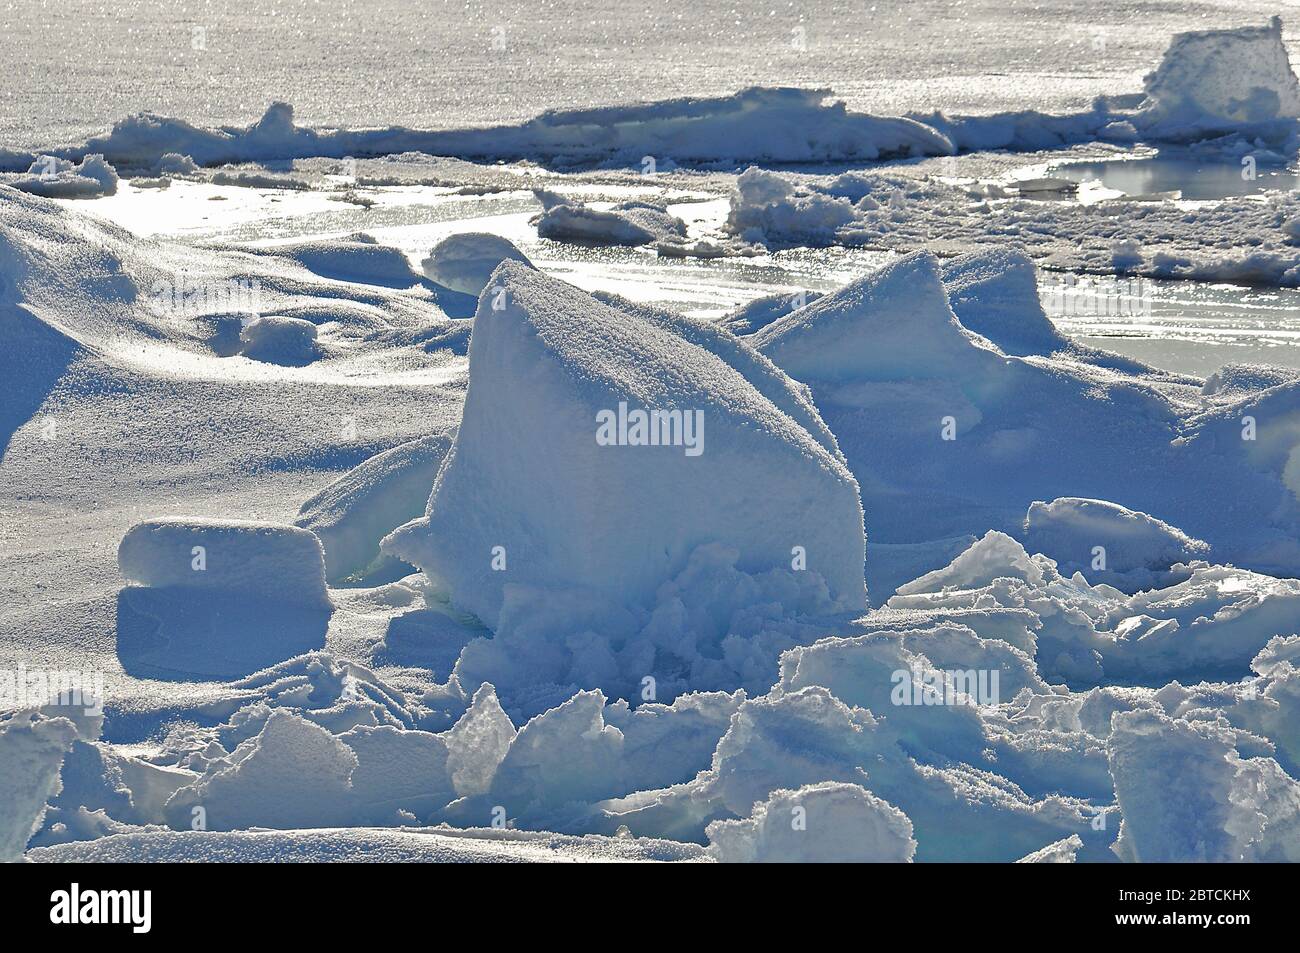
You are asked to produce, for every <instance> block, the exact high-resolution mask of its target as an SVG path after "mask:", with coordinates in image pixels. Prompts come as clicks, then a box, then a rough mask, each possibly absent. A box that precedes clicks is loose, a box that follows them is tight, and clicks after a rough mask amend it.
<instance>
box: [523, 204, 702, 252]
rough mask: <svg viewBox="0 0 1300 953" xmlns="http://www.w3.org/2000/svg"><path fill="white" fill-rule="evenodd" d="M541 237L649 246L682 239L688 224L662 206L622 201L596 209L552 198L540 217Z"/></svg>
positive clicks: (589, 242) (600, 243) (598, 243)
mask: <svg viewBox="0 0 1300 953" xmlns="http://www.w3.org/2000/svg"><path fill="white" fill-rule="evenodd" d="M537 235H538V237H539V238H550V239H552V240H555V241H562V242H577V243H579V244H588V245H647V244H649V243H651V242H665V241H666V242H680V241H684V240H685V238H686V223H685V222H683V221H682V220H681V219H680V218H678V217H677V216H675V215H672V214H670V213H669V212H668V211H667V210H666V209H665V208H664V207H663V206H661V205H651V204H650V203H648V202H621V203H619V204H618V205H615V206H614V207H613V208H610V209H597V208H592V207H590V206H588V205H582V204H579V203H576V202H569V201H565V200H562V201H558V202H556V201H552V202H549V203H548V207H547V208H546V209H545V211H543V212H542V215H541V218H539V219H538V220H537Z"/></svg>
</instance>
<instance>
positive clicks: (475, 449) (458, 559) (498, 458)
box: [384, 262, 865, 687]
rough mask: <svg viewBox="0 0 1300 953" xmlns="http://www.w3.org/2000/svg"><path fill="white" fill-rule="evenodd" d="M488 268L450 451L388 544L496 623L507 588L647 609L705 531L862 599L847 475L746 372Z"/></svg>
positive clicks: (585, 301)
mask: <svg viewBox="0 0 1300 953" xmlns="http://www.w3.org/2000/svg"><path fill="white" fill-rule="evenodd" d="M493 282H494V284H496V285H498V286H500V287H501V289H502V294H501V295H499V296H497V295H494V296H493V299H492V300H489V299H488V298H486V297H484V298H483V299H482V300H480V302H479V309H478V314H477V317H476V318H475V328H474V336H473V340H472V343H471V346H470V384H469V391H468V394H467V395H466V402H465V413H464V418H463V421H462V423H461V426H460V429H459V431H458V433H457V436H456V443H455V446H454V448H453V450H452V454H451V456H450V458H449V459H448V462H447V464H446V466H445V467H444V468H443V470H442V472H441V473H440V475H439V477H438V481H437V483H436V485H435V486H434V488H433V493H432V496H431V498H430V500H429V508H428V513H427V515H426V517H425V518H424V519H422V520H418V521H415V522H413V523H410V524H407V525H406V526H404V527H402V528H400V529H398V530H397V531H395V532H394V533H393V534H392V535H390V536H389V537H388V538H387V539H386V540H385V541H384V548H385V549H386V550H387V551H389V552H391V553H392V554H393V555H396V556H397V557H398V558H401V559H405V560H406V561H408V562H411V563H413V564H415V565H417V566H419V567H421V568H422V569H424V570H425V572H426V573H427V574H429V575H430V576H431V577H432V578H434V579H435V580H437V581H438V582H439V583H440V584H441V585H443V586H444V587H445V588H446V590H447V591H448V592H449V593H450V595H451V598H452V600H453V602H454V603H456V604H457V605H459V606H461V607H463V608H465V609H467V610H469V611H472V612H474V613H475V614H477V615H478V616H479V617H480V618H481V619H482V620H483V621H484V622H485V623H487V624H488V625H489V626H495V625H496V623H497V620H498V616H499V613H500V612H501V608H502V606H503V603H504V601H505V598H506V590H507V588H510V587H514V588H519V587H530V586H531V587H538V588H540V589H549V588H559V589H577V590H581V591H584V592H587V593H589V594H590V595H592V596H595V597H597V598H598V599H604V600H607V601H608V602H609V603H610V604H612V605H614V606H629V607H633V606H650V605H653V604H654V599H655V593H656V591H657V590H658V588H659V586H660V585H661V584H662V583H664V582H665V581H667V580H668V579H670V578H672V577H673V576H674V575H675V574H676V573H678V572H680V571H681V570H682V569H683V568H684V567H685V565H686V561H687V559H688V557H689V556H690V554H691V553H692V552H693V551H694V550H695V549H696V548H697V547H699V546H702V545H704V544H706V543H721V544H727V545H732V546H735V548H736V550H737V551H738V553H739V560H740V562H739V565H740V568H742V569H743V570H745V571H747V572H753V571H765V570H772V569H778V568H786V569H789V568H790V567H792V566H795V567H796V568H797V565H800V564H798V563H794V562H792V560H798V559H800V558H801V557H800V555H799V554H800V553H803V554H804V556H803V557H802V558H805V559H806V563H803V564H806V567H807V568H808V569H809V570H812V571H814V572H816V573H818V574H820V575H821V576H822V577H823V578H824V579H825V580H826V583H827V585H828V586H829V587H830V592H831V595H832V596H833V597H834V598H836V599H838V600H841V602H842V604H843V605H844V606H846V607H850V608H861V607H863V606H864V605H865V584H864V581H863V575H862V566H863V550H864V542H863V531H862V521H861V520H862V517H861V510H860V506H859V503H858V495H857V485H856V482H855V481H854V480H853V478H852V476H851V475H850V474H849V473H848V471H847V470H846V469H845V467H844V466H843V464H842V463H841V462H840V461H839V460H838V459H836V458H835V457H834V456H833V455H832V454H831V453H830V452H828V451H827V450H826V449H825V447H824V446H822V445H821V444H820V443H819V442H818V441H817V440H816V439H815V438H814V437H813V436H812V435H810V434H809V433H808V431H807V430H806V429H804V428H803V427H802V426H800V425H799V424H798V423H796V422H795V420H794V419H792V418H791V417H790V416H788V415H787V414H786V413H783V412H782V411H781V410H780V409H778V408H777V406H776V405H775V404H773V403H772V401H771V400H769V399H768V398H766V397H764V396H763V394H762V393H760V392H759V391H758V390H756V389H755V387H754V386H753V385H752V384H751V383H750V382H749V381H748V380H746V378H745V376H744V375H743V374H742V373H741V372H739V371H738V370H737V369H736V368H735V367H733V366H731V365H730V364H728V363H727V362H726V361H724V360H723V359H722V358H720V357H719V356H718V355H716V354H714V353H713V352H711V351H709V350H706V349H705V348H703V347H700V346H698V345H696V344H694V343H692V342H691V341H688V340H687V339H686V338H684V337H682V336H680V335H678V334H674V333H672V332H671V331H669V330H667V329H665V328H662V327H657V326H655V325H653V324H651V323H649V322H647V321H643V320H638V319H637V318H635V317H633V316H631V315H629V314H627V313H622V312H618V311H615V310H613V309H612V308H609V307H607V306H605V305H602V304H600V303H599V302H597V301H595V300H594V299H592V298H591V297H590V296H588V295H586V294H584V293H582V292H581V291H578V290H577V289H575V288H573V287H572V286H570V285H566V284H564V283H563V282H560V281H557V280H555V279H553V278H550V277H548V276H546V275H544V274H542V273H540V272H537V271H533V270H531V269H528V268H526V267H524V266H522V265H520V264H518V263H517V262H505V263H503V264H502V265H501V267H500V268H499V269H498V270H497V272H496V273H495V275H494V276H493ZM497 301H499V302H500V303H501V305H502V307H501V308H500V309H498V308H497V307H496V306H495V304H496V302H497ZM737 343H738V342H737ZM769 373H773V372H772V371H769ZM633 411H636V412H637V413H636V414H633ZM652 412H658V415H657V416H656V417H654V418H651V416H650V415H651V413H652ZM642 417H644V418H645V421H644V422H642V423H636V421H638V420H640V419H641V418H642ZM651 419H654V420H656V421H657V423H656V426H655V428H654V434H653V439H652V437H651V431H650V428H649V426H648V423H649V421H650V420H651ZM701 422H702V423H701ZM724 487H725V492H720V488H724ZM485 500H487V501H490V503H485V502H484V501H485ZM758 511H761V512H762V513H763V514H764V516H763V519H761V520H755V519H754V513H755V512H758ZM498 687H500V686H498Z"/></svg>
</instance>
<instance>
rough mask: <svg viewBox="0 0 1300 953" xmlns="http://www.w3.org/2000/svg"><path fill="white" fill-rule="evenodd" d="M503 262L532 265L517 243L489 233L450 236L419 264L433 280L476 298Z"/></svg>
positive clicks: (462, 233)
mask: <svg viewBox="0 0 1300 953" xmlns="http://www.w3.org/2000/svg"><path fill="white" fill-rule="evenodd" d="M503 261H519V262H523V263H524V264H525V265H528V264H531V263H530V262H529V261H528V256H526V255H525V254H524V253H523V252H521V251H520V250H519V249H518V248H516V247H515V245H514V242H512V241H510V240H509V239H508V238H502V237H501V236H500V235H492V234H488V233H486V232H460V233H458V234H456V235H449V236H448V237H447V238H444V239H443V240H442V241H440V242H438V244H436V245H434V246H433V248H432V249H431V250H430V251H429V255H428V257H427V258H425V259H424V260H423V261H422V262H420V267H421V268H422V269H423V270H424V274H425V276H426V277H428V278H429V279H430V280H431V281H436V282H437V283H438V284H440V285H442V286H443V287H444V288H450V289H451V290H452V291H459V292H461V293H462V294H468V295H474V296H475V297H477V296H478V294H479V293H480V292H481V291H482V290H483V288H484V286H486V285H487V283H488V279H489V278H490V277H492V272H493V271H495V270H496V267H497V265H499V264H501V263H502V262H503Z"/></svg>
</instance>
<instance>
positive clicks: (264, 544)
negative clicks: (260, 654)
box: [117, 518, 330, 608]
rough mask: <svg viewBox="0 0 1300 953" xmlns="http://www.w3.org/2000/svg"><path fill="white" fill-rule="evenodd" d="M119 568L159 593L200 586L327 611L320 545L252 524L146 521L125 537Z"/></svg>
mask: <svg viewBox="0 0 1300 953" xmlns="http://www.w3.org/2000/svg"><path fill="white" fill-rule="evenodd" d="M117 562H118V568H119V569H120V570H121V573H122V575H123V576H124V577H126V578H127V579H129V580H130V581H132V582H135V583H138V584H140V585H143V586H150V587H154V588H171V587H175V588H185V589H203V590H210V591H216V592H220V593H225V594H228V595H230V596H232V597H239V596H253V597H259V598H262V599H267V600H271V601H273V602H280V603H286V604H298V605H302V606H310V607H313V608H319V607H324V608H328V606H329V604H330V603H329V596H328V593H327V590H326V587H325V557H324V553H323V551H322V549H321V544H320V540H318V539H317V538H316V537H315V535H313V534H312V533H310V532H308V531H307V530H305V529H299V528H297V527H294V526H285V525H282V524H279V523H262V522H255V521H252V520H224V519H222V520H218V519H198V518H193V519H191V518H186V519H181V518H174V519H154V520H145V521H144V522H142V523H137V524H136V525H135V526H133V527H132V528H131V529H130V531H129V532H127V534H126V536H125V537H123V539H122V543H121V545H120V546H119V547H118V551H117Z"/></svg>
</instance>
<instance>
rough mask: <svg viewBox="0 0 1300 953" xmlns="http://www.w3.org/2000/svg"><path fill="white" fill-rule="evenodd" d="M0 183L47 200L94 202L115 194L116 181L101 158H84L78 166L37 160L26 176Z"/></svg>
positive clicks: (49, 159) (44, 158)
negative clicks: (86, 200)
mask: <svg viewBox="0 0 1300 953" xmlns="http://www.w3.org/2000/svg"><path fill="white" fill-rule="evenodd" d="M0 182H2V183H3V184H5V185H12V186H13V187H14V188H16V189H19V190H20V191H23V192H30V193H31V194H32V195H40V196H44V197H45V198H50V199H97V198H99V197H101V196H104V195H113V194H115V193H116V192H117V183H118V177H117V170H116V169H114V168H113V167H112V166H111V165H109V164H108V163H107V162H105V161H104V157H103V156H102V155H87V156H85V157H84V158H83V159H82V160H81V162H80V163H75V162H71V161H69V160H67V159H60V158H57V157H55V156H40V157H39V158H37V159H36V161H35V162H33V163H32V165H31V168H29V169H28V170H27V174H26V175H24V176H19V177H17V178H14V179H10V180H8V181H5V180H4V179H3V178H0Z"/></svg>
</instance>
